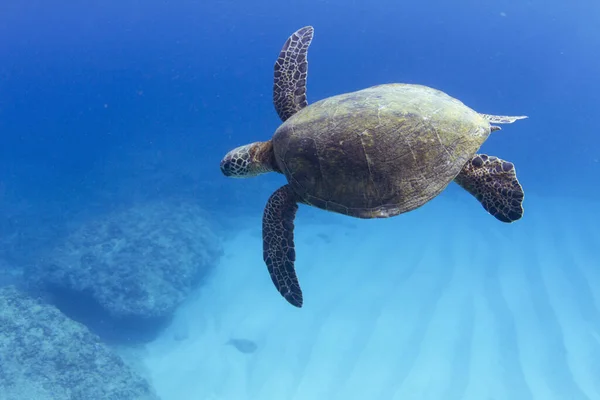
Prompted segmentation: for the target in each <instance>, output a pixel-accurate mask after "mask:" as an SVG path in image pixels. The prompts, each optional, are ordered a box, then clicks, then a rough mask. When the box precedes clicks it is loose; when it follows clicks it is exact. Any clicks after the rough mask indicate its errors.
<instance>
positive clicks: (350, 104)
mask: <svg viewBox="0 0 600 400" xmlns="http://www.w3.org/2000/svg"><path fill="white" fill-rule="evenodd" d="M489 134H490V124H489V122H488V121H487V120H486V119H484V118H483V117H482V116H481V115H479V114H478V113H477V112H475V111H473V110H471V109H470V108H468V107H467V106H465V105H464V104H462V103H461V102H459V101H458V100H456V99H454V98H452V97H450V96H448V95H447V94H445V93H443V92H441V91H439V90H435V89H431V88H428V87H426V86H419V85H405V84H388V85H380V86H375V87H372V88H368V89H364V90H360V91H357V92H352V93H346V94H342V95H338V96H334V97H330V98H328V99H325V100H321V101H319V102H316V103H313V104H311V105H310V106H309V107H306V108H303V109H302V110H300V111H298V112H297V113H296V114H294V115H293V116H292V117H290V118H289V119H288V120H287V121H286V122H284V123H283V124H282V125H281V126H280V127H279V129H277V131H276V132H275V135H274V136H273V139H272V141H273V148H274V149H275V156H276V160H277V163H278V167H279V169H280V170H281V171H283V173H284V174H285V175H286V177H287V178H288V181H289V183H290V186H291V187H292V188H293V189H294V191H295V192H296V193H297V194H298V196H299V197H300V198H301V199H302V200H304V201H305V202H306V203H308V204H310V205H313V206H315V207H318V208H322V209H324V210H327V211H332V212H337V213H341V214H346V215H350V216H353V217H360V218H385V217H391V216H394V215H398V214H400V213H403V212H407V211H410V210H413V209H415V208H417V207H419V206H421V205H423V204H425V203H426V202H427V201H429V200H430V199H432V198H433V197H435V196H437V195H438V194H439V193H440V192H441V191H442V190H443V189H444V188H445V187H446V186H447V185H448V184H449V183H450V182H451V181H452V180H453V179H454V178H455V177H456V175H458V173H459V172H460V170H461V169H462V167H463V166H464V165H465V163H466V162H467V161H468V160H470V159H471V157H472V156H473V155H474V154H475V152H476V151H477V150H478V149H479V146H481V144H482V143H483V142H484V141H485V140H486V139H487V137H488V135H489Z"/></svg>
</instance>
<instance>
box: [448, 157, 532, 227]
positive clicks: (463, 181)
mask: <svg viewBox="0 0 600 400" xmlns="http://www.w3.org/2000/svg"><path fill="white" fill-rule="evenodd" d="M454 181H455V182H456V183H458V184H459V185H460V186H462V187H463V188H464V189H465V190H467V191H468V192H469V193H471V194H472V195H473V196H475V198H476V199H477V200H479V202H480V203H481V204H482V205H483V208H485V210H486V211H487V212H489V213H490V214H492V215H493V216H494V217H496V218H497V219H498V220H500V221H502V222H514V221H516V220H518V219H520V218H521V217H522V216H523V198H524V193H523V188H522V187H521V184H520V183H519V181H518V179H517V174H516V172H515V166H514V165H513V163H511V162H508V161H504V160H501V159H499V158H497V157H491V156H487V155H485V154H475V155H474V156H473V158H471V160H470V161H469V162H467V163H466V164H465V166H464V167H463V169H462V170H461V171H460V173H459V174H458V176H457V177H456V178H454Z"/></svg>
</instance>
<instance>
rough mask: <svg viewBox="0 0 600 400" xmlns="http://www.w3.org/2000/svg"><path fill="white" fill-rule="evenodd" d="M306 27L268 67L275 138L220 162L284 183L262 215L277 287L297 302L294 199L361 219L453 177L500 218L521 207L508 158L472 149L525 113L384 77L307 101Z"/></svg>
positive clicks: (394, 210)
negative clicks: (496, 111)
mask: <svg viewBox="0 0 600 400" xmlns="http://www.w3.org/2000/svg"><path fill="white" fill-rule="evenodd" d="M312 38H313V29H312V27H304V28H302V29H299V30H298V31H296V32H294V33H293V34H292V35H291V36H290V37H289V38H288V40H287V41H286V42H285V44H284V46H283V49H282V51H281V53H280V55H279V58H278V59H277V61H276V63H275V67H274V84H273V103H274V105H275V109H276V110H277V114H278V115H279V117H280V118H281V120H282V121H283V123H282V125H281V126H280V127H279V128H278V129H277V131H276V132H275V134H274V135H273V138H272V140H269V141H266V142H255V143H252V144H249V145H245V146H241V147H238V148H236V149H233V150H231V151H230V152H229V153H227V154H226V155H225V157H224V158H223V160H222V161H221V171H223V174H225V175H226V176H230V177H249V176H256V175H258V174H261V173H265V172H269V171H275V172H280V173H283V174H285V176H286V178H287V181H288V184H286V185H284V186H282V187H281V188H279V189H278V190H277V191H275V193H273V194H272V195H271V197H270V198H269V200H268V202H267V205H266V207H265V211H264V214H263V259H264V261H265V264H266V265H267V269H268V270H269V274H270V276H271V279H272V281H273V283H274V285H275V287H276V288H277V290H278V291H279V293H281V295H282V296H283V297H284V298H285V299H286V300H287V301H288V302H289V303H290V304H292V305H294V306H296V307H302V303H303V297H302V291H301V289H300V285H299V283H298V278H297V276H296V272H295V268H294V262H295V257H296V255H295V249H294V218H295V215H296V211H297V209H298V203H303V204H307V205H312V206H315V207H319V208H322V209H324V210H327V211H332V212H337V213H341V214H345V215H349V216H353V217H358V218H385V217H391V216H394V215H398V214H400V213H404V212H407V211H410V210H413V209H415V208H417V207H419V206H421V205H423V204H425V203H426V202H427V201H429V200H431V199H432V198H433V197H435V196H437V195H438V194H439V193H440V192H441V191H442V190H443V189H444V188H445V187H446V186H447V185H448V184H449V183H450V182H452V181H453V180H454V181H456V182H457V183H458V184H459V185H461V186H462V187H463V188H465V189H466V190H467V191H468V192H469V193H471V194H472V195H473V196H475V198H477V200H479V201H480V202H481V204H482V205H483V207H484V208H485V209H486V210H487V211H488V212H489V213H490V214H492V215H493V216H494V217H496V218H497V219H498V220H500V221H503V222H513V221H515V220H517V219H519V218H521V216H522V215H523V207H522V202H523V190H522V188H521V186H520V185H519V182H518V181H517V178H516V174H515V170H514V166H513V165H512V164H511V163H509V162H506V161H503V160H500V159H498V158H496V157H488V156H486V155H478V154H476V152H477V151H478V149H479V147H480V146H481V144H482V143H483V142H484V141H485V140H486V139H487V138H488V136H489V135H490V132H493V131H497V130H500V127H499V126H497V125H491V124H492V123H496V124H509V123H513V122H515V121H517V120H520V119H523V118H526V117H525V116H498V115H490V114H480V113H477V112H475V111H473V110H472V109H471V108H469V107H467V106H466V105H464V104H463V103H461V102H460V101H459V100H456V99H454V98H452V97H450V96H448V95H447V94H445V93H443V92H441V91H439V90H436V89H432V88H429V87H426V86H420V85H408V84H387V85H380V86H374V87H371V88H368V89H364V90H360V91H356V92H352V93H346V94H342V95H338V96H334V97H330V98H327V99H324V100H321V101H319V102H316V103H314V104H311V105H308V102H307V100H306V77H307V72H308V63H307V51H308V46H309V45H310V43H311V41H312Z"/></svg>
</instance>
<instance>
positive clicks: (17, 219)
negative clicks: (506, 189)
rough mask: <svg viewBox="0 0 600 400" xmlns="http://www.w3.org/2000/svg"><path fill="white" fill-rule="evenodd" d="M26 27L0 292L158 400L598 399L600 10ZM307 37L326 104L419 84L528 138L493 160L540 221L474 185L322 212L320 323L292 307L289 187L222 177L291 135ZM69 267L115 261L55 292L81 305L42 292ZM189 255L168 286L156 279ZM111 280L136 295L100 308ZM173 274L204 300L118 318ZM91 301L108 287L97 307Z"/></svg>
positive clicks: (309, 14) (307, 241)
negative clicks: (359, 213)
mask: <svg viewBox="0 0 600 400" xmlns="http://www.w3.org/2000/svg"><path fill="white" fill-rule="evenodd" d="M4 3H6V4H2V5H1V6H0V38H1V40H0V60H1V62H0V210H2V214H1V216H0V233H1V236H2V237H1V238H0V285H2V286H5V285H8V284H15V285H17V286H18V287H20V288H22V290H23V291H25V292H27V293H28V294H29V295H31V296H38V295H39V296H41V297H42V298H43V299H44V300H43V301H44V302H47V303H48V304H52V305H54V306H57V307H58V308H59V309H60V310H61V311H62V312H64V313H65V315H67V316H68V317H69V318H72V319H73V320H76V321H79V322H82V323H83V324H84V325H85V326H86V327H88V328H89V329H90V330H92V331H93V332H94V333H96V334H98V335H99V337H100V338H101V340H102V341H103V342H105V343H106V344H107V346H109V347H110V348H111V349H113V350H114V351H115V352H117V353H119V354H120V356H121V357H123V358H124V359H125V361H126V363H127V364H128V365H130V366H131V369H132V370H133V371H134V372H135V373H136V374H139V375H140V376H143V377H144V378H145V379H146V380H147V381H148V382H149V385H150V386H151V387H152V388H153V389H152V390H154V391H155V392H156V395H157V396H159V397H160V398H162V399H166V400H168V399H227V400H229V399H231V400H237V399H240V400H244V399H258V400H263V399H264V400H268V399H281V400H283V399H286V400H287V399H296V400H304V399H342V398H343V399H355V398H356V399H365V398H369V399H382V400H387V399H400V398H401V399H444V400H446V399H478V400H481V399H496V400H500V399H510V400H517V399H518V400H520V399H543V400H550V399H557V400H566V399H569V400H570V399H590V400H594V399H600V384H599V383H598V382H600V361H598V360H600V272H599V271H600V257H599V255H598V245H599V243H600V234H599V233H598V226H600V212H599V211H598V206H599V205H600V201H599V200H598V195H599V193H598V187H599V185H598V183H599V182H600V139H599V138H598V135H597V129H596V123H597V122H596V120H595V117H596V115H597V113H598V111H597V109H598V107H599V106H600V78H599V77H598V74H597V71H598V70H600V58H599V57H598V56H597V54H598V49H600V23H598V21H599V18H600V3H597V2H593V1H590V0H588V1H581V2H571V3H568V2H560V1H557V0H550V1H545V2H542V1H539V0H535V1H527V2H516V1H497V2H490V1H472V0H470V1H469V0H460V1H455V2H443V1H438V0H435V1H424V2H411V3H407V2H404V3H403V2H397V1H390V0H378V1H377V2H367V1H364V0H356V1H341V0H331V1H322V0H308V1H296V0H294V1H288V2H267V1H264V0H261V1H249V2H242V1H239V0H235V1H234V0H231V1H191V0H182V1H179V2H169V1H157V0H150V1H147V2H140V1H133V0H124V1H120V2H116V1H105V2H86V3H77V2H73V1H59V2H43V1H33V0H27V1H22V2H16V1H8V2H4ZM306 25H312V26H314V28H315V36H314V40H313V43H312V44H311V47H310V50H309V53H308V62H309V71H308V84H307V97H308V102H309V104H310V103H313V102H315V101H317V100H320V99H323V98H326V97H328V96H332V95H336V94H340V93H345V92H350V91H354V90H358V89H362V88H366V87H369V86H373V85H377V84H382V83H392V82H402V83H418V84H422V85H427V86H431V87H434V88H437V89H440V90H443V91H444V92H446V93H448V94H450V95H451V96H453V97H456V98H458V99H460V100H461V101H463V102H464V103H465V104H467V105H468V106H470V107H472V108H474V109H475V110H477V111H479V112H482V113H489V114H500V115H527V116H528V117H529V118H528V119H526V120H523V121H517V122H516V123H515V124H512V125H504V126H503V129H502V130H501V131H499V132H494V133H493V134H492V135H491V136H490V138H489V139H488V140H487V141H486V142H485V143H484V145H483V147H482V152H485V153H486V154H490V155H495V156H498V157H501V158H503V159H505V160H509V161H511V162H513V163H514V164H515V166H516V170H517V174H518V177H519V180H520V182H521V184H522V186H523V188H524V191H525V203H524V206H525V214H524V217H523V218H522V219H521V220H519V221H517V222H515V223H513V224H502V223H500V222H498V221H497V220H495V219H494V218H493V217H491V216H489V215H488V214H487V213H486V212H485V211H484V210H483V208H482V207H481V206H480V205H479V204H478V203H477V202H476V200H475V199H473V198H472V197H470V196H469V195H468V194H466V193H465V192H464V191H463V190H462V189H461V188H460V187H458V186H457V185H454V184H452V185H450V186H449V187H448V189H446V190H445V191H444V192H443V193H442V194H441V195H440V196H438V197H437V198H435V199H434V200H432V201H431V202H430V203H428V204H426V205H425V206H423V207H422V208H419V209H417V210H415V211H413V212H411V213H407V214H403V215H401V216H398V217H395V218H391V219H386V220H358V219H353V218H350V217H346V216H340V215H336V214H328V213H326V212H324V211H322V210H318V209H315V208H308V207H307V206H303V205H301V206H300V209H299V211H298V216H297V219H296V251H297V261H296V268H297V271H298V275H299V279H300V283H301V285H302V288H303V290H304V294H305V305H304V307H303V308H301V309H296V308H293V307H291V306H290V305H289V304H287V303H286V302H285V300H284V299H283V298H282V297H281V296H279V294H278V293H277V291H276V290H275V289H274V288H273V284H272V283H271V281H270V278H269V275H268V272H267V270H266V267H265V266H264V263H263V261H262V242H261V231H260V228H261V219H262V213H263V209H264V206H265V203H266V201H267V199H268V197H269V196H270V195H271V193H272V192H273V191H274V190H276V189H277V188H278V187H280V186H281V185H282V184H284V178H283V177H282V176H281V175H279V174H267V175H263V176H260V177H256V178H253V179H228V178H226V177H224V176H223V174H222V173H221V171H220V169H219V162H220V160H221V158H222V157H223V156H224V155H225V154H226V153H227V152H228V151H229V150H231V149H233V148H235V147H237V146H240V145H244V144H247V143H251V142H255V141H261V140H267V139H269V138H270V137H271V135H272V134H273V132H274V131H275V130H276V129H277V127H278V126H279V124H280V123H281V121H280V120H279V118H278V117H277V114H276V113H275V110H274V107H273V104H272V86H273V64H274V62H275V59H276V57H277V55H278V54H279V50H280V49H281V46H282V45H283V43H284V42H285V39H286V38H287V37H288V36H289V35H290V34H291V33H292V32H294V31H295V30H297V29H299V28H300V27H302V26H306ZM148 204H151V205H152V204H166V206H165V207H167V208H161V207H163V206H157V207H155V206H147V205H148ZM144 207H145V208H144ZM120 213H122V214H120ZM115 215H118V217H117V216H115ZM95 221H108V222H106V223H105V222H95ZM115 221H117V222H115ZM197 221H206V224H207V226H210V234H211V235H213V236H214V241H213V239H212V236H211V239H210V240H209V239H206V236H207V235H208V233H206V232H204V231H203V230H200V231H198V230H197V229H199V228H198V226H199V225H201V223H200V222H197ZM128 223H130V225H132V226H134V228H135V229H134V228H131V227H129V225H127V224H128ZM103 224H105V225H103ZM119 224H120V225H119ZM97 225H98V226H101V227H100V228H97V227H96V226H97ZM113 225H115V226H116V228H113ZM88 226H93V227H96V228H89V230H87V231H85V232H88V233H86V235H88V236H85V237H86V238H87V239H85V240H79V241H78V240H76V239H73V238H74V236H77V235H80V232H81V231H80V229H82V228H81V227H88ZM124 226H126V228H124ZM157 227H158V228H157ZM165 227H166V228H165ZM162 228H164V229H163V230H161V229H162ZM85 229H88V228H85ZM90 231H91V232H92V233H89V232H90ZM78 232H79V233H78ZM98 232H101V233H98ZM107 232H108V233H107ZM132 232H134V233H132ZM156 232H159V233H156ZM165 232H167V233H165ZM90 235H91V236H93V235H97V237H109V239H107V240H109V241H110V243H111V244H110V246H113V247H111V248H110V249H108V248H107V247H106V246H104V247H103V246H102V244H101V243H100V244H98V243H99V240H100V239H89V238H90ZM102 235H104V236H102ZM127 235H134V236H135V235H137V236H135V237H136V239H135V240H131V244H130V246H131V247H128V249H129V250H127V253H120V254H121V256H122V257H124V258H123V259H124V260H127V261H122V259H119V260H120V261H119V260H118V259H117V258H116V257H113V256H108V255H107V254H109V253H110V254H112V252H113V251H116V250H115V249H121V247H119V246H121V244H119V243H123V242H124V241H125V242H126V241H127V240H128V239H127ZM169 235H172V237H171V236H169ZM81 236H84V235H81ZM165 237H169V238H170V239H168V240H167V239H165ZM182 238H183V239H182ZM142 239H146V241H144V240H142ZM94 240H96V241H94ZM195 240H197V241H198V242H199V243H219V245H218V246H219V248H218V250H214V258H210V257H213V255H212V253H211V252H213V250H210V251H208V250H207V252H208V253H211V256H210V257H209V256H206V257H208V258H207V259H210V260H212V264H211V265H210V267H207V268H209V269H210V271H209V272H207V273H201V274H198V273H190V274H191V275H193V276H191V275H189V274H188V272H189V271H184V272H181V271H179V270H178V269H177V268H178V266H179V265H180V264H182V263H184V261H181V260H184V259H187V258H186V257H187V256H186V254H187V253H185V251H190V252H198V251H199V250H197V249H196V248H195V247H193V246H194V245H192V244H189V241H195ZM65 243H67V244H68V245H67V244H65ZM74 243H75V244H74ZM155 245H156V246H158V247H155ZM159 245H160V246H159ZM69 246H71V247H69ZM73 246H80V247H77V249H73ZM136 246H137V247H136ZM207 246H208V245H207ZM216 246H217V245H216V244H215V249H216ZM65 247H67V248H68V249H70V250H69V251H71V253H70V254H71V255H73V254H74V253H76V252H77V251H79V252H82V253H81V254H87V253H89V252H93V254H94V257H96V258H97V259H99V260H100V261H98V264H93V265H95V266H94V267H89V266H88V267H87V268H89V270H87V271H88V275H85V274H84V275H81V274H79V272H78V271H76V272H73V271H70V272H69V273H67V274H66V275H64V276H63V275H60V274H58V275H53V276H54V278H53V279H55V280H54V281H52V284H51V285H50V286H51V288H50V289H52V288H54V287H55V286H61V285H62V284H63V283H64V282H61V281H60V279H59V278H60V277H61V276H62V277H63V278H64V279H67V278H66V276H68V277H69V279H70V280H71V281H70V282H69V284H68V285H66V286H69V285H71V286H72V287H70V289H69V290H75V292H77V293H72V292H71V291H68V293H67V292H61V293H60V295H58V294H57V293H56V291H53V290H50V292H52V295H48V294H47V291H48V287H45V289H41V288H40V287H39V286H40V285H39V282H38V280H42V281H43V279H41V278H39V276H45V274H46V273H47V272H48V269H49V268H54V267H53V266H54V264H60V262H62V261H56V260H58V259H60V260H63V261H64V259H65V257H66V256H64V254H63V253H60V254H63V256H58V255H57V252H58V250H57V249H63V250H64V248H65ZM149 248H151V249H154V251H155V252H154V253H152V254H151V255H149V251H146V250H144V249H149ZM156 248H158V249H162V250H161V251H162V253H161V252H160V251H158V250H156ZM182 249H183V250H182ZM190 249H191V250H190ZM184 250H185V251H184ZM61 251H62V250H61ZM119 251H120V250H119ZM77 254H80V253H77ZM174 254H176V255H177V256H179V257H181V259H180V260H179V261H177V262H174V263H173V265H171V264H169V267H168V268H171V269H169V270H168V271H167V270H166V269H165V270H160V268H161V267H155V266H154V264H153V265H152V266H149V265H150V264H149V261H139V260H146V259H152V260H163V259H166V258H169V257H171V259H172V257H174ZM194 254H196V253H194ZM203 254H204V253H203ZM60 257H63V258H60ZM82 257H83V256H82ZM128 257H129V258H128ZM144 257H146V258H144ZM190 257H191V256H190ZM48 260H53V261H52V262H49V261H48ZM81 260H83V258H82V259H81ZM81 260H80V259H79V258H78V259H77V262H76V263H75V264H73V263H71V264H68V262H66V261H65V262H66V263H67V264H68V268H83V261H81ZM86 260H87V259H86ZM132 260H134V261H136V262H137V261H139V265H138V264H135V262H133V261H132ZM69 262H71V261H69ZM111 263H114V264H111ZM119 263H121V264H119ZM132 263H133V264H135V268H134V267H131V265H132ZM165 263H167V262H166V261H165ZM86 265H87V264H86ZM107 265H108V266H107ZM157 265H162V264H160V262H158V261H157ZM78 266H79V267H78ZM98 266H100V267H98ZM104 267H106V268H109V269H110V268H115V270H116V271H120V270H123V269H125V270H126V269H127V268H132V270H135V272H131V273H129V272H127V273H125V272H123V275H122V276H121V275H119V276H118V279H116V282H122V283H123V284H122V286H118V287H111V288H112V289H111V290H114V292H111V295H110V296H106V298H104V297H102V295H100V294H98V292H97V290H100V291H101V290H102V288H103V286H102V282H101V281H102V279H104V278H102V279H101V278H99V276H102V274H101V273H98V272H97V270H96V268H104ZM151 268H158V269H157V270H158V271H163V272H160V274H159V275H161V276H162V277H163V278H164V277H165V276H166V277H168V276H169V275H171V276H174V275H177V274H181V277H183V278H181V279H179V278H178V280H177V282H176V284H175V283H173V282H171V281H169V279H168V278H164V279H165V280H167V281H169V284H172V285H174V287H176V288H177V290H179V289H180V288H186V289H185V290H184V289H181V292H177V296H179V297H177V296H176V297H177V301H175V302H174V304H175V306H174V307H172V308H171V309H170V312H167V313H163V314H160V318H156V319H153V318H154V317H155V315H153V316H152V318H146V315H145V314H144V315H143V317H142V318H141V320H140V319H135V318H134V319H128V318H129V317H131V315H129V314H127V315H126V317H125V318H123V316H122V315H120V316H119V317H118V318H114V313H118V311H115V310H121V308H120V304H119V301H118V300H121V299H122V301H123V302H124V303H123V304H125V302H127V301H129V300H130V298H136V299H137V297H136V296H137V294H136V293H134V290H133V289H132V288H134V287H135V288H138V289H139V287H142V288H143V287H144V285H145V284H146V282H150V281H151V280H152V282H154V279H155V276H150V275H148V274H147V273H146V271H148V270H150V269H151ZM165 268H166V267H165ZM59 269H60V268H59ZM115 270H111V271H115ZM90 271H91V272H90ZM164 271H167V272H164ZM173 271H175V272H173ZM48 274H49V275H50V273H48ZM69 274H70V275H69ZM82 274H83V272H82ZM96 274H98V275H96ZM111 274H113V275H114V272H113V273H111ZM186 274H187V275H186ZM108 275H110V274H108ZM196 275H198V276H196ZM57 276H58V277H59V278H56V277H57ZM81 276H85V277H87V278H85V279H89V280H91V281H92V282H95V283H97V285H98V286H94V285H92V286H91V287H92V289H90V287H85V288H83V289H82V288H81V287H78V284H77V282H75V281H76V280H77V279H83V278H81ZM177 276H179V275H177ZM73 277H75V278H73ZM77 277H79V278H77ZM90 277H91V278H90ZM163 278H161V279H163ZM188 278H189V279H188ZM44 279H45V278H44ZM48 279H50V278H48ZM57 279H58V280H57ZM61 279H62V278H61ZM144 279H148V281H144ZM73 280H74V281H73ZM73 282H75V283H73ZM187 282H190V283H189V284H188V283H187ZM42 283H43V282H42ZM111 284H112V285H114V282H112V283H111ZM177 285H179V286H177ZM42 286H44V285H42ZM98 287H99V288H101V289H98ZM160 287H161V288H162V286H160ZM94 288H95V289H94ZM171 289H172V288H171V287H170V286H169V288H168V290H167V289H164V290H165V291H167V292H168V291H169V290H171ZM94 290H96V292H94ZM144 290H145V289H144ZM161 290H163V289H161ZM78 291H81V292H82V293H84V294H85V296H86V297H85V300H84V299H83V298H81V297H77V296H80V295H81V293H79V292H78ZM90 293H91V295H90ZM160 293H163V292H160ZM169 293H170V292H169ZM90 296H91V297H90ZM95 296H96V297H95ZM144 296H145V297H144V299H146V300H147V299H148V298H150V297H152V296H153V294H152V293H150V292H148V294H145V295H144ZM98 298H102V299H104V300H102V301H105V303H102V301H100V300H98ZM110 298H112V299H116V300H114V301H112V302H110V301H108V300H107V299H110ZM96 300H98V301H100V302H101V303H102V304H100V306H99V305H98V304H96ZM153 301H154V300H153ZM156 303H157V304H158V303H160V301H158V300H157V301H156ZM107 304H110V305H107ZM161 304H162V303H161ZM169 304H171V303H169ZM103 307H104V308H105V309H102V308H103ZM111 307H112V308H111ZM157 307H158V306H157ZM165 307H166V306H165ZM124 308H125V306H123V309H124ZM167 308H168V307H167ZM137 311H139V310H137ZM137 311H136V312H137ZM111 313H112V314H111ZM132 313H133V314H135V312H132ZM133 314H132V315H133ZM135 315H137V316H139V315H138V314H135ZM136 318H137V317H136ZM0 332H1V329H0ZM0 342H1V341H0ZM10 345H11V344H8V345H5V347H4V349H7V348H8V349H10ZM15 345H16V344H15ZM6 346H8V347H6ZM26 366H27V365H25V367H26ZM64 368H69V366H68V365H67V366H64ZM72 368H74V367H72ZM0 372H1V371H0ZM56 372H57V374H60V373H61V371H60V370H58V369H57V370H56ZM1 375H2V374H0V376H1ZM1 383H2V381H1V380H0V384H1ZM1 390H2V386H1V385H0V399H1V400H4V399H11V400H12V399H15V398H18V396H17V397H14V396H15V395H12V394H7V393H8V392H6V393H4V394H3V393H2V392H1ZM3 396H4V397H3ZM10 396H13V397H10ZM23 398H26V397H23ZM51 398H52V397H51ZM61 398H62V397H61ZM66 398H68V397H66ZM132 398H134V397H132Z"/></svg>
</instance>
